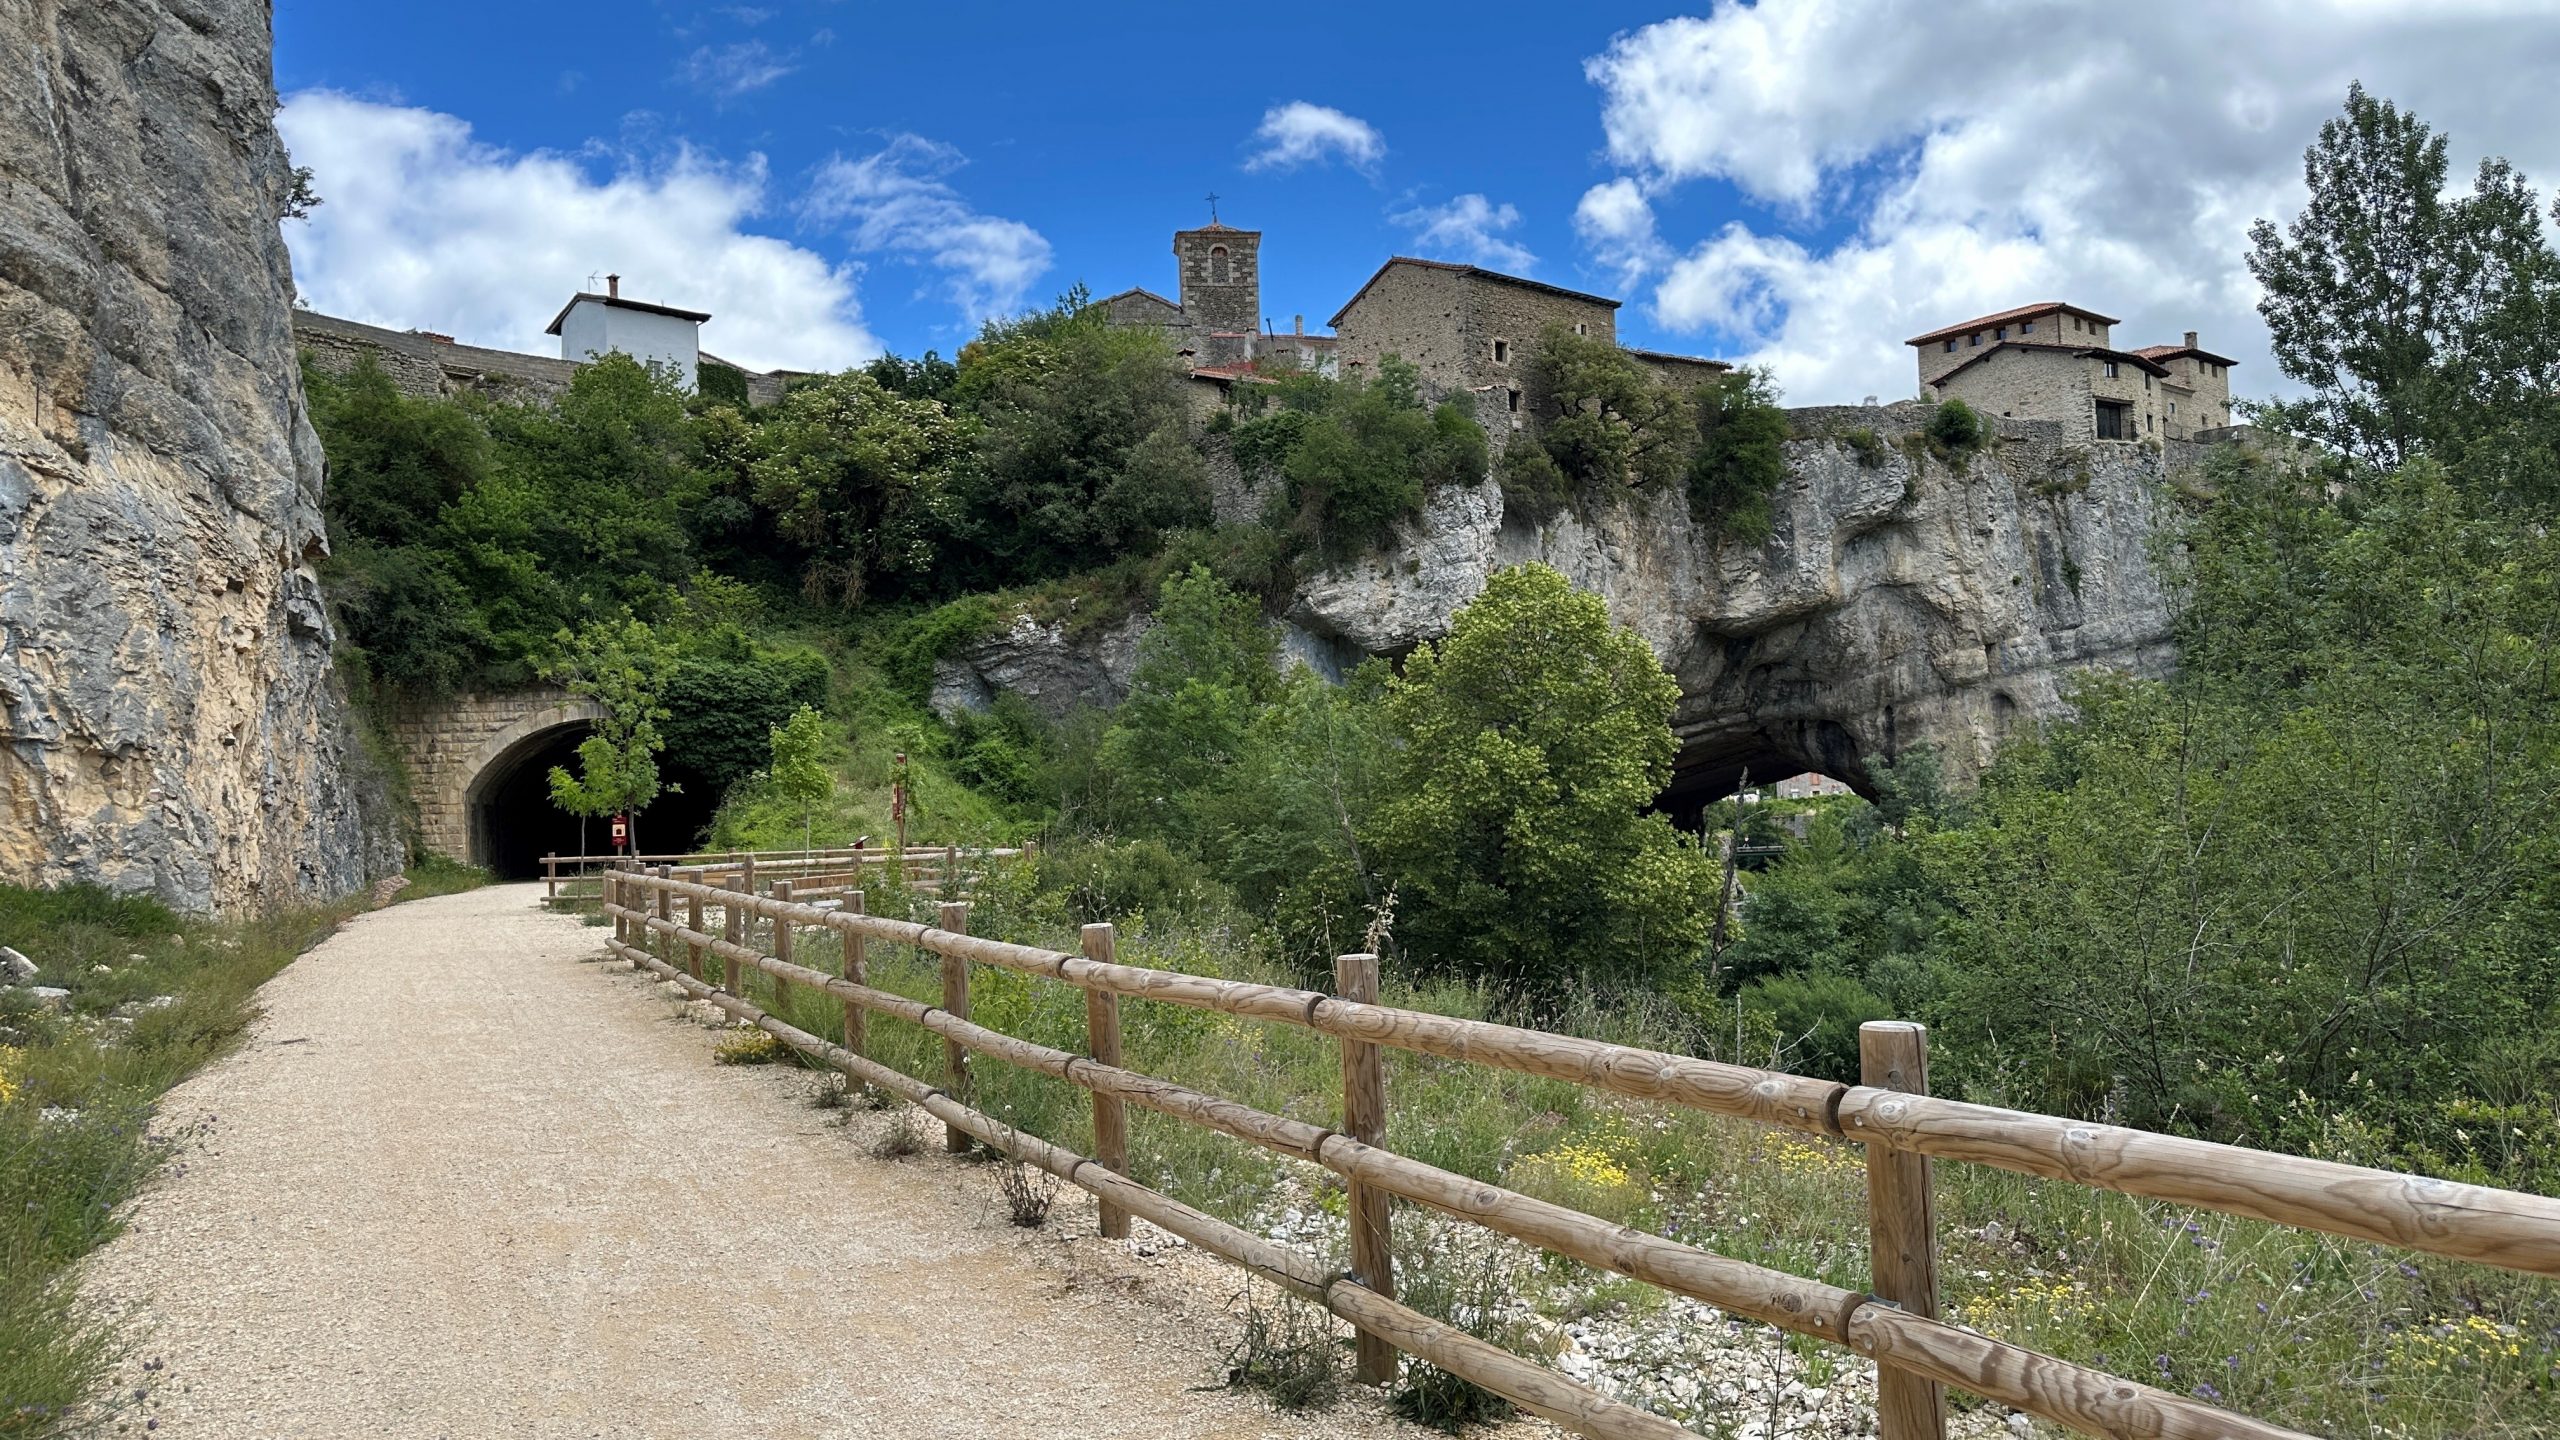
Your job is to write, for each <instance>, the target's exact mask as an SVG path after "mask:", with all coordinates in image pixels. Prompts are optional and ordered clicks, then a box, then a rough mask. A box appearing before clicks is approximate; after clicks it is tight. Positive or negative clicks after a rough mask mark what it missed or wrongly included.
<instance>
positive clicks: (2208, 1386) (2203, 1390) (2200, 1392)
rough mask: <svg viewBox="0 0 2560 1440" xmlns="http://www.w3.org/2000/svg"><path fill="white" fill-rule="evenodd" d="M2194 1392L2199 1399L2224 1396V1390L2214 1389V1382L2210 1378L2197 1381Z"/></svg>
mask: <svg viewBox="0 0 2560 1440" xmlns="http://www.w3.org/2000/svg"><path fill="white" fill-rule="evenodd" d="M2193 1393H2194V1395H2195V1397H2196V1398H2197V1399H2199V1400H2219V1399H2221V1398H2222V1392H2221V1391H2219V1390H2216V1389H2214V1388H2213V1382H2212V1381H2210V1380H2203V1381H2199V1382H2197V1384H2196V1388H2195V1390H2194V1392H2193Z"/></svg>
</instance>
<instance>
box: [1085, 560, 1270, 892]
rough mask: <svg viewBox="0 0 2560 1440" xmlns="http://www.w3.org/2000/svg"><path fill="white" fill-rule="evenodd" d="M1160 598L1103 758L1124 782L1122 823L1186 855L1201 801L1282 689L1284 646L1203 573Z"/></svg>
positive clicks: (1178, 579) (1197, 831)
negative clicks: (1280, 653) (1276, 658)
mask: <svg viewBox="0 0 2560 1440" xmlns="http://www.w3.org/2000/svg"><path fill="white" fill-rule="evenodd" d="M1161 594H1162V598H1161V599H1160V600H1159V602H1158V603H1157V606H1156V623H1155V625H1154V627H1153V628H1152V629H1150V630H1149V631H1148V632H1147V634H1146V638H1144V639H1143V640H1141V641H1140V642H1139V644H1138V667H1137V670H1136V672H1135V674H1133V675H1132V676H1131V678H1130V683H1129V698H1128V699H1127V700H1125V701H1123V702H1121V705H1120V708H1119V710H1118V711H1117V712H1116V713H1115V714H1114V715H1113V716H1112V721H1111V728H1110V729H1109V730H1108V731H1106V732H1105V733H1104V735H1103V737H1102V752H1101V759H1102V762H1103V763H1104V764H1105V765H1107V766H1109V767H1110V768H1112V769H1113V770H1114V771H1116V772H1117V775H1118V785H1119V788H1120V794H1121V801H1122V805H1123V810H1122V813H1121V815H1120V817H1119V818H1120V819H1122V820H1123V821H1124V822H1125V823H1126V824H1127V825H1128V826H1129V827H1130V828H1131V829H1133V830H1134V831H1136V832H1137V833H1141V834H1153V835H1158V836H1162V837H1164V838H1166V839H1169V840H1172V841H1174V842H1175V843H1176V844H1178V845H1183V846H1186V847H1188V846H1194V845H1196V844H1197V843H1198V841H1199V840H1200V838H1201V824H1200V817H1199V813H1198V807H1199V804H1200V798H1201V796H1202V795H1203V794H1204V793H1205V792H1207V791H1208V790H1209V789H1210V787H1212V786H1213V785H1215V784H1217V783H1218V782H1219V781H1221V780H1222V779H1223V777H1224V776H1225V774H1226V772H1227V770H1228V768H1229V767H1230V766H1232V765H1233V764H1234V763H1235V761H1236V758H1237V756H1238V754H1239V753H1240V752H1241V750H1242V748H1243V745H1244V737H1245V732H1246V730H1247V728H1248V727H1249V726H1250V724H1251V723H1252V720H1253V716H1254V711H1255V708H1256V706H1258V705H1259V704H1260V703H1261V702H1263V701H1264V700H1266V699H1268V698H1269V696H1270V695H1271V693H1272V691H1273V690H1274V688H1275V687H1276V686H1277V684H1278V680H1279V672H1278V669H1277V668H1276V666H1275V665H1274V664H1273V655H1274V653H1275V652H1276V650H1277V649H1278V644H1279V639H1278V636H1277V634H1276V633H1275V632H1274V631H1273V630H1272V628H1271V627H1270V626H1269V625H1268V624H1266V623H1264V621H1263V618H1262V610H1261V607H1260V606H1258V605H1256V604H1255V603H1254V602H1253V601H1252V600H1251V599H1249V598H1247V597H1245V596H1242V595H1238V594H1237V593H1236V592H1235V591H1233V590H1231V589H1229V588H1228V587H1227V586H1226V585H1225V584H1224V583H1222V582H1221V581H1220V580H1219V579H1218V578H1217V577H1216V576H1214V575H1212V574H1210V573H1209V571H1208V570H1207V569H1206V568H1205V567H1200V566H1194V567H1193V568H1192V569H1190V570H1188V571H1186V572H1184V573H1183V574H1180V575H1174V576H1169V577H1167V578H1166V580H1165V582H1164V587H1163V590H1162V592H1161Z"/></svg>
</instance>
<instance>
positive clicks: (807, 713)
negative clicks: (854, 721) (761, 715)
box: [765, 705, 836, 852]
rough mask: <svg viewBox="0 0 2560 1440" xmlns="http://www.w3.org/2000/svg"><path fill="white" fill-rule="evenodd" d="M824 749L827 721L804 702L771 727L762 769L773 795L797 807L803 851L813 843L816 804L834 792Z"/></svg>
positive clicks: (816, 814) (834, 786) (833, 784)
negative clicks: (768, 756)
mask: <svg viewBox="0 0 2560 1440" xmlns="http://www.w3.org/2000/svg"><path fill="white" fill-rule="evenodd" d="M826 752H827V727H826V721H825V720H824V719H822V718H821V717H820V716H819V714H818V712H817V711H815V710H813V709H811V708H810V707H808V706H806V705H803V706H801V707H800V708H799V709H797V710H794V711H792V712H791V718H790V719H788V720H786V721H784V722H782V723H781V724H779V725H776V726H774V727H773V763H772V765H771V766H770V767H769V768H768V769H767V770H766V772H765V773H766V774H767V775H768V776H770V777H771V783H772V785H773V791H774V794H775V795H776V796H778V797H779V798H781V799H782V800H784V801H786V802H788V803H790V804H794V805H797V806H799V807H800V848H801V850H802V851H804V852H806V851H808V850H810V849H813V848H814V847H815V845H816V841H815V839H814V836H815V833H816V828H817V823H818V818H817V817H818V807H819V806H820V805H821V804H824V803H825V802H826V799H827V797H828V796H830V795H832V794H834V793H835V788H836V777H835V772H834V771H831V770H829V769H828V768H827V758H826Z"/></svg>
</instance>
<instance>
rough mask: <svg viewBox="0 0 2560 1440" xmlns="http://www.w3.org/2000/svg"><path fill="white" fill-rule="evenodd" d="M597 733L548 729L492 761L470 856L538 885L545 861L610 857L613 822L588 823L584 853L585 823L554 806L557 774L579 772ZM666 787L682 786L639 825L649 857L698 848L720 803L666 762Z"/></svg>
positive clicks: (476, 799) (477, 796)
mask: <svg viewBox="0 0 2560 1440" xmlns="http://www.w3.org/2000/svg"><path fill="white" fill-rule="evenodd" d="M594 731H595V727H593V726H591V725H587V724H583V723H582V724H573V725H563V726H561V727H559V728H558V729H556V730H546V731H544V732H543V733H542V734H540V735H536V736H534V737H532V738H531V739H529V740H526V741H525V742H524V743H523V744H520V745H518V746H516V747H515V748H514V749H513V750H510V751H508V752H507V753H506V754H504V755H501V756H499V757H498V758H497V759H496V760H495V761H492V762H491V763H490V765H489V768H488V769H486V770H484V771H482V772H481V774H480V778H479V779H478V780H477V781H475V782H474V783H473V785H472V788H471V858H472V861H473V863H475V864H477V865H480V866H482V867H484V868H485V869H487V870H488V871H489V872H490V873H491V874H493V875H495V876H496V877H497V878H499V879H501V880H531V879H539V878H540V877H541V875H542V857H543V856H544V855H545V854H560V855H578V854H587V855H608V854H611V853H612V852H613V833H612V822H611V821H610V820H609V819H595V820H589V821H587V822H585V827H586V828H585V833H584V836H583V843H584V846H585V848H584V849H583V850H582V849H581V848H580V845H581V835H580V831H579V823H580V822H579V820H578V817H577V816H575V815H571V814H569V813H567V812H566V811H563V810H561V809H560V808H559V807H558V806H556V805H553V804H552V803H551V768H552V767H553V766H555V765H558V766H565V767H567V768H569V769H572V770H574V769H576V768H577V764H578V745H579V743H580V742H581V741H583V740H585V739H586V738H587V737H588V736H589V735H591V734H593V733H594ZM658 768H659V775H660V778H661V780H662V781H663V782H665V783H666V784H669V785H673V786H679V787H681V790H680V792H678V793H662V794H660V795H659V797H658V799H657V800H656V802H655V803H653V804H651V805H650V806H649V808H648V809H647V810H646V811H645V812H643V813H642V814H641V815H640V816H639V818H638V821H637V829H638V832H639V833H638V837H637V838H638V840H639V843H640V845H641V847H642V849H643V850H644V852H645V853H648V854H666V853H669V852H672V851H677V850H683V849H686V848H688V847H691V846H693V845H696V844H699V843H700V841H701V836H702V832H703V831H704V830H706V829H708V828H709V827H710V825H711V817H712V813H713V812H714V811H715V810H717V809H718V808H719V805H720V797H719V796H717V795H715V794H712V793H711V787H710V785H709V783H708V782H706V781H704V780H703V779H702V777H701V776H699V775H696V774H694V773H692V772H691V771H689V770H686V769H685V768H684V767H682V766H680V765H676V764H672V763H669V762H668V761H667V760H666V759H665V757H663V756H662V757H660V759H659V765H658Z"/></svg>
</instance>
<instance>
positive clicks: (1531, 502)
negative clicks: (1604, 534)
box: [1494, 433, 1573, 521]
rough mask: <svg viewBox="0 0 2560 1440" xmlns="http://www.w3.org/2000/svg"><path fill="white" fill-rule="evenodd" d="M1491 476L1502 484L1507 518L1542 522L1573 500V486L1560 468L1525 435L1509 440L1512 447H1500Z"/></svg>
mask: <svg viewBox="0 0 2560 1440" xmlns="http://www.w3.org/2000/svg"><path fill="white" fill-rule="evenodd" d="M1494 475H1495V478H1497V479H1498V480H1500V481H1501V483H1502V509H1503V514H1504V515H1505V516H1506V517H1508V516H1511V515H1515V514H1516V515H1518V516H1520V517H1521V518H1523V519H1525V520H1530V521H1540V520H1545V519H1547V518H1548V517H1550V516H1552V515H1554V514H1555V513H1556V512H1557V511H1559V510H1561V509H1563V508H1564V506H1565V502H1566V501H1568V500H1570V499H1572V498H1573V482H1572V481H1570V480H1568V479H1566V478H1565V473H1564V470H1563V468H1562V467H1560V466H1558V465H1557V464H1556V462H1555V457H1553V456H1551V455H1549V454H1548V453H1547V449H1546V447H1545V446H1544V445H1541V444H1539V443H1538V442H1537V441H1535V440H1532V439H1530V438H1529V437H1528V435H1527V434H1526V433H1523V434H1519V435H1514V436H1512V437H1511V443H1510V444H1508V445H1505V446H1503V447H1502V463H1501V464H1500V465H1499V466H1497V467H1495V470H1494Z"/></svg>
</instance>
